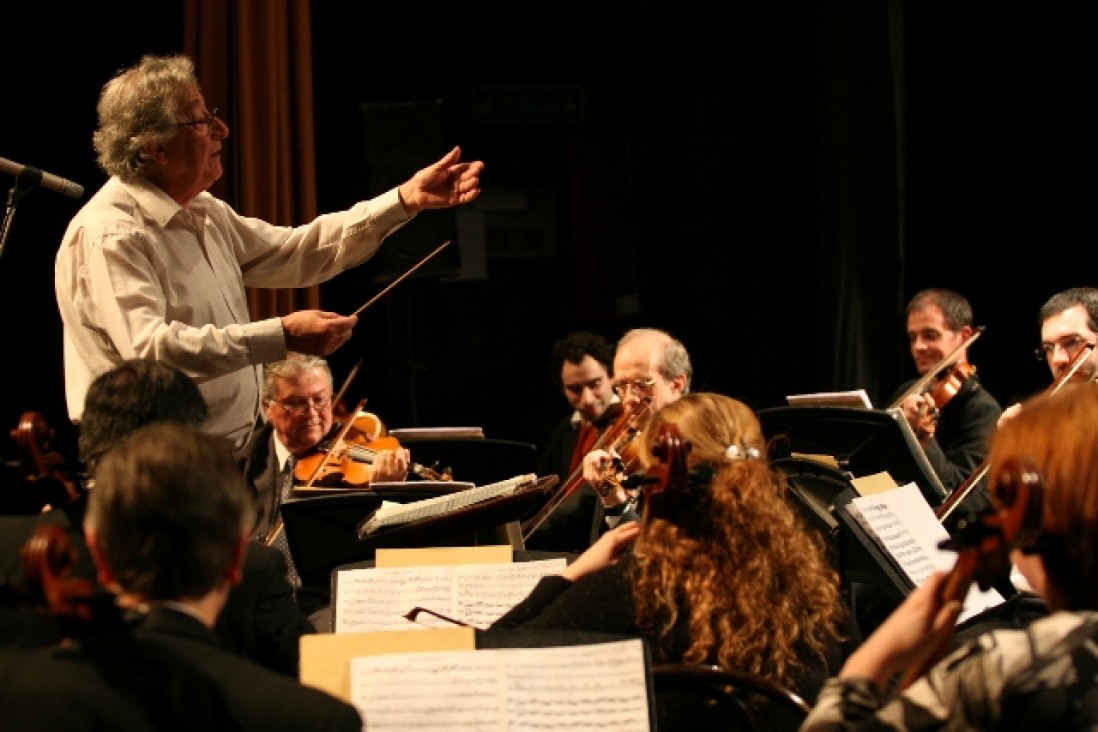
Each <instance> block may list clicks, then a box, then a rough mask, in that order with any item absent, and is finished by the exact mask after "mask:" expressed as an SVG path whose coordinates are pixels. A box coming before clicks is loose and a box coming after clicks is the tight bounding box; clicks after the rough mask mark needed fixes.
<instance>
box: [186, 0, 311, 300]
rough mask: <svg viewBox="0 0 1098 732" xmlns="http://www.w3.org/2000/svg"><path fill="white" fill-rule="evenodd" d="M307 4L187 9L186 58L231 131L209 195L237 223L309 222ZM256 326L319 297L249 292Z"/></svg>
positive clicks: (249, 2) (256, 0)
mask: <svg viewBox="0 0 1098 732" xmlns="http://www.w3.org/2000/svg"><path fill="white" fill-rule="evenodd" d="M309 12H310V9H309V0H185V3H184V14H185V16H184V38H183V47H184V50H185V52H186V53H187V54H188V55H189V56H190V57H191V58H193V59H194V60H195V64H196V65H197V68H198V78H199V81H200V83H201V84H202V92H203V94H204V95H205V97H206V103H207V104H209V105H210V106H211V107H218V108H220V109H221V115H222V117H223V118H224V119H225V121H226V122H228V124H229V127H230V129H231V133H230V136H229V140H228V144H227V145H226V152H227V155H226V156H225V158H224V162H225V175H224V176H223V177H222V179H221V180H220V181H218V182H217V183H216V184H215V185H214V187H213V189H212V192H213V193H214V194H215V195H217V196H219V197H221V198H224V199H225V200H226V201H229V202H230V203H231V204H232V205H233V207H234V208H236V209H237V210H238V211H239V212H240V213H242V214H244V215H247V216H255V217H258V218H261V219H264V220H266V221H270V222H271V223H274V224H283V225H294V224H298V223H301V222H304V221H309V220H311V219H313V218H315V217H316V216H317V201H316V161H315V156H314V149H313V84H312V74H313V63H312V38H311V26H310V22H309ZM248 304H249V307H250V309H251V316H252V318H253V319H254V320H260V319H263V318H271V317H277V316H280V315H286V314H288V313H290V312H293V311H294V310H301V309H305V308H319V307H320V288H319V287H309V288H302V289H296V290H259V289H254V288H250V289H249V290H248Z"/></svg>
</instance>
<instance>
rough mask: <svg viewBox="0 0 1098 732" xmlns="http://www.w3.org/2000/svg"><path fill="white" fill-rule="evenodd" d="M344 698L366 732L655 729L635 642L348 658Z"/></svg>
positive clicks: (637, 731)
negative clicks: (348, 693) (348, 696)
mask: <svg viewBox="0 0 1098 732" xmlns="http://www.w3.org/2000/svg"><path fill="white" fill-rule="evenodd" d="M351 699H352V703H353V704H354V705H355V706H356V707H357V708H358V709H359V711H360V712H361V713H362V716H363V718H364V719H367V720H369V728H370V730H371V732H395V731H396V730H410V729H446V730H450V731H452V732H465V731H467V730H468V731H469V732H474V731H477V732H480V731H483V730H499V732H509V731H510V730H532V729H536V730H558V729H559V730H565V729H607V730H615V731H617V732H649V731H650V730H651V728H652V726H651V722H650V719H649V713H648V712H649V704H648V682H647V671H646V668H645V662H644V648H643V645H642V641H640V640H639V639H633V640H623V641H615V642H610V643H594V644H585V645H576V646H555V647H548V648H500V649H483V650H476V651H444V652H437V653H397V654H387V655H380V656H369V657H361V658H355V659H352V661H351Z"/></svg>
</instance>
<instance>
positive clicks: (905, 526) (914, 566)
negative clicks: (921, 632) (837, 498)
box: [849, 483, 1004, 623]
mask: <svg viewBox="0 0 1098 732" xmlns="http://www.w3.org/2000/svg"><path fill="white" fill-rule="evenodd" d="M849 506H850V512H851V514H852V515H853V516H854V517H855V518H857V519H858V521H859V523H861V524H862V526H864V527H865V528H866V531H868V532H869V534H870V535H871V536H873V537H874V538H875V539H876V540H877V541H878V543H880V545H881V546H882V547H883V548H884V549H885V550H886V551H887V552H888V553H889V554H890V555H891V556H892V558H893V559H895V560H896V563H897V564H899V565H900V568H901V569H902V570H903V572H904V574H906V575H907V577H908V579H910V580H911V582H912V583H913V584H915V585H916V586H918V585H921V584H922V583H923V582H925V581H926V579H927V577H929V576H930V575H931V574H932V573H933V572H935V571H944V572H948V571H949V570H950V569H952V567H953V565H954V564H955V563H956V561H957V553H956V552H953V551H949V550H946V549H941V548H939V544H940V543H941V542H943V541H945V540H946V539H948V538H949V532H947V531H946V530H945V527H944V526H942V524H941V522H939V521H938V518H937V517H936V516H935V515H934V511H933V509H931V508H930V504H929V503H927V502H926V498H925V497H924V496H923V494H922V493H921V492H920V491H919V487H918V486H917V485H915V484H914V483H908V484H906V485H903V486H900V487H899V488H895V489H893V490H888V491H884V492H881V493H874V494H873V495H869V496H859V497H857V498H854V499H853V500H852V501H851V502H850V504H849ZM1003 601H1004V600H1003V596H1002V595H1000V594H999V593H998V592H997V591H996V590H995V589H989V590H987V591H986V592H984V591H981V590H980V588H979V587H978V586H977V585H976V584H975V583H973V585H972V587H971V588H969V591H968V596H967V597H966V599H965V607H964V610H963V611H962V612H961V615H960V617H959V618H958V619H957V622H958V623H961V622H964V621H965V620H967V619H968V618H970V617H972V616H973V615H975V614H977V613H979V612H982V611H984V610H986V609H988V608H990V607H994V606H995V605H998V604H999V603H1001V602H1003Z"/></svg>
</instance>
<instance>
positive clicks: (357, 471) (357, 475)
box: [294, 399, 453, 487]
mask: <svg viewBox="0 0 1098 732" xmlns="http://www.w3.org/2000/svg"><path fill="white" fill-rule="evenodd" d="M365 406H366V400H365V399H363V400H362V401H361V402H359V405H358V408H357V409H356V410H355V411H354V415H355V416H354V417H353V418H351V419H347V420H346V421H345V422H344V423H343V426H342V428H341V429H340V430H339V433H338V434H337V436H336V438H335V439H334V440H332V441H326V442H322V443H320V444H319V445H318V446H317V447H316V448H315V450H314V451H313V452H312V453H310V454H309V455H306V456H304V457H302V458H299V459H298V460H297V463H296V464H295V465H294V479H295V480H296V481H298V482H299V483H302V484H304V485H305V486H306V487H312V486H314V485H320V486H333V485H334V486H343V487H356V486H363V485H366V484H367V483H369V482H370V480H371V478H372V475H373V470H372V468H371V466H372V465H373V463H374V459H375V458H376V457H377V454H378V453H379V452H383V451H386V450H398V449H400V448H401V444H400V442H399V441H398V440H397V439H396V438H395V437H391V436H389V435H388V434H386V430H385V426H384V423H383V422H382V421H381V420H380V419H379V418H378V417H377V415H375V414H371V413H370V412H365V411H363V407H365ZM408 470H409V472H410V473H413V474H414V475H416V476H418V477H420V478H422V479H423V480H444V481H445V480H452V479H453V474H452V472H451V471H450V469H449V468H446V469H443V470H442V471H436V470H435V469H434V468H428V467H425V466H423V465H420V464H418V463H412V464H410V465H409V466H408Z"/></svg>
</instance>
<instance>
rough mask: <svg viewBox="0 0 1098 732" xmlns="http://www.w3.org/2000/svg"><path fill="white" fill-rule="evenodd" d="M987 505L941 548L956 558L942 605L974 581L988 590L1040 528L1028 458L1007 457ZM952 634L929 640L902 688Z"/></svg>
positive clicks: (1038, 491) (1036, 483) (1035, 479)
mask: <svg viewBox="0 0 1098 732" xmlns="http://www.w3.org/2000/svg"><path fill="white" fill-rule="evenodd" d="M991 498H992V505H991V507H990V508H989V509H988V510H986V511H984V512H982V513H981V514H980V515H978V516H976V517H975V518H974V519H973V520H971V521H965V522H962V524H961V526H960V528H959V530H958V538H957V539H950V540H948V541H946V542H945V543H944V544H943V548H947V549H955V550H956V551H957V561H956V563H955V564H954V565H953V568H952V569H951V570H950V571H949V574H948V575H947V576H946V578H945V581H944V582H943V583H942V586H941V589H940V592H939V598H938V599H939V601H940V604H941V605H943V606H944V605H945V604H947V603H950V602H956V603H961V604H963V603H964V600H965V598H966V597H967V595H968V590H969V587H971V585H972V583H973V582H976V583H977V585H978V586H979V587H980V588H981V589H984V590H986V589H988V588H990V587H992V586H994V585H995V584H996V582H997V581H999V580H1001V579H1003V578H1005V577H1007V576H1009V574H1010V552H1011V550H1012V549H1015V548H1018V549H1023V550H1024V549H1026V548H1027V547H1032V546H1033V545H1034V544H1035V543H1036V541H1037V537H1038V534H1039V533H1040V527H1041V518H1042V507H1043V505H1044V490H1043V487H1042V485H1041V480H1040V476H1038V474H1037V471H1036V470H1035V469H1034V468H1033V467H1032V465H1031V464H1030V463H1029V461H1028V460H1025V459H1022V458H1017V457H1011V458H1009V459H1008V460H1007V461H1006V462H1005V463H1004V464H1003V469H1002V472H1001V473H1000V475H999V479H998V480H997V481H996V483H995V485H994V486H992V489H991ZM951 639H952V633H948V634H944V635H943V636H941V637H939V638H938V639H937V640H936V642H934V643H931V644H928V645H927V647H926V648H925V649H924V650H923V653H922V654H921V655H920V657H919V659H918V661H917V662H916V663H914V664H912V665H911V666H910V667H909V668H908V669H907V671H906V672H905V673H904V676H903V678H902V679H901V681H900V688H901V689H906V688H907V687H908V686H910V685H911V684H912V683H914V682H915V680H916V679H918V678H919V677H920V676H922V675H923V674H925V673H926V672H927V671H928V670H929V669H930V668H931V667H932V666H933V665H934V664H935V663H937V662H938V661H939V660H941V658H942V657H943V656H944V655H945V652H946V651H947V649H948V648H949V643H950V641H951Z"/></svg>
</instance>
